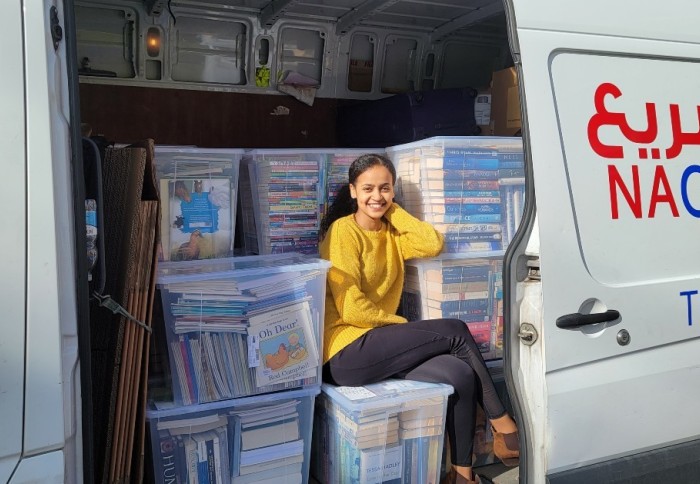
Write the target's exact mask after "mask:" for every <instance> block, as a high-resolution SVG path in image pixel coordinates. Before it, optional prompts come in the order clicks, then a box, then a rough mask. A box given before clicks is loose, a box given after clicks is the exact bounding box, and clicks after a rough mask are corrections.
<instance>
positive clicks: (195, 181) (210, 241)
mask: <svg viewBox="0 0 700 484" xmlns="http://www.w3.org/2000/svg"><path fill="white" fill-rule="evenodd" d="M160 192H161V199H162V200H163V203H162V210H163V216H162V219H161V236H162V247H163V259H164V260H197V259H211V258H218V257H227V256H230V255H232V253H233V235H234V222H235V221H234V214H235V203H236V198H235V197H236V188H235V187H232V186H231V179H230V178H228V177H216V178H213V177H208V178H162V179H161V180H160Z"/></svg>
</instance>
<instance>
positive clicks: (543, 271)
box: [505, 0, 700, 483]
mask: <svg viewBox="0 0 700 484" xmlns="http://www.w3.org/2000/svg"><path fill="white" fill-rule="evenodd" d="M506 6H507V7H506V8H507V13H508V16H509V23H510V26H511V35H512V39H511V42H512V48H513V52H514V59H515V61H516V67H518V72H519V76H520V77H519V79H520V93H521V102H522V107H523V116H524V118H523V120H524V124H523V126H524V128H523V132H524V133H523V134H524V137H525V145H526V147H527V150H528V160H529V167H528V184H529V186H528V204H527V206H526V211H527V212H528V213H527V214H526V216H525V217H524V222H523V224H522V226H521V229H520V233H519V234H518V238H517V239H516V241H515V242H514V243H513V244H512V246H511V248H510V250H509V251H508V253H507V257H506V266H507V270H506V274H505V277H506V278H507V279H506V280H507V281H508V284H506V286H507V288H506V295H505V297H506V301H505V302H506V307H509V308H510V313H509V314H507V315H506V324H507V330H508V334H509V335H510V336H509V338H510V341H509V345H507V347H508V348H507V353H506V361H507V362H508V364H509V368H510V375H509V385H510V387H511V390H514V391H513V392H511V393H513V394H514V395H515V396H516V398H515V403H516V408H517V409H518V412H517V413H519V418H520V421H521V427H522V429H523V437H522V440H523V442H522V444H525V443H526V444H527V445H526V451H525V453H524V455H523V457H522V458H521V466H520V477H521V481H526V482H535V483H539V482H550V483H562V482H566V483H572V482H574V483H578V482H580V483H600V482H635V483H638V482H697V479H698V476H700V419H698V418H697V406H698V402H700V385H699V384H698V382H700V296H699V295H698V290H700V277H699V276H700V257H698V255H697V252H698V241H699V240H700V223H699V221H698V217H700V119H699V117H700V107H699V106H700V35H699V34H698V33H697V32H698V30H697V19H698V18H699V17H700V4H698V3H697V2H690V1H683V0H669V1H667V2H664V3H663V4H662V5H659V3H658V2H652V1H649V0H640V1H637V2H634V3H633V4H628V3H625V2H608V1H604V0H592V1H588V2H560V1H555V0H527V1H525V0H512V1H507V2H506ZM535 205H536V209H535ZM535 213H536V217H535ZM535 220H537V223H536V222H535ZM537 241H539V250H537V247H538V244H537ZM528 244H529V245H528ZM540 277H541V280H540ZM509 302H510V304H508V303H509ZM518 333H520V337H519V336H518Z"/></svg>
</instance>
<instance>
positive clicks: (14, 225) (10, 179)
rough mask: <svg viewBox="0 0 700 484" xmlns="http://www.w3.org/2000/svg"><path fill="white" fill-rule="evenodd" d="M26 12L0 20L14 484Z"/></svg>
mask: <svg viewBox="0 0 700 484" xmlns="http://www.w3.org/2000/svg"><path fill="white" fill-rule="evenodd" d="M21 8H22V6H21V4H20V3H19V2H8V4H7V5H5V6H4V9H3V15H0V32H3V47H2V49H0V65H2V66H3V69H4V70H5V72H4V74H3V81H2V89H0V106H2V112H1V113H0V146H2V157H3V163H2V165H3V169H2V173H3V179H4V183H3V188H2V190H0V207H2V209H1V210H0V227H2V233H3V237H2V250H0V267H1V268H2V279H1V281H2V282H0V308H2V315H0V335H2V337H0V409H2V411H0V429H2V431H1V433H2V437H1V438H0V482H7V481H8V479H9V478H10V476H11V475H12V472H13V471H14V469H15V467H16V465H17V462H18V460H19V457H20V453H21V451H22V408H23V407H24V388H23V387H24V343H25V342H24V331H25V326H24V325H25V317H26V315H25V289H26V280H25V263H26V243H27V241H26V235H27V234H26V230H27V226H26V217H27V213H26V200H27V193H26V184H25V178H26V173H25V171H26V155H25V151H24V139H25V135H26V133H25V117H24V64H23V59H22V11H21Z"/></svg>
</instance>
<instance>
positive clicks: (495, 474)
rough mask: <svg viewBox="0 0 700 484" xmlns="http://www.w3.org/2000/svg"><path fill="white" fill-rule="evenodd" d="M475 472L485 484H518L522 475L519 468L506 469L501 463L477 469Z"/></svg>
mask: <svg viewBox="0 0 700 484" xmlns="http://www.w3.org/2000/svg"><path fill="white" fill-rule="evenodd" d="M474 471H475V472H476V473H477V474H478V475H479V477H481V482H482V483H483V484H518V478H519V475H520V472H519V469H518V467H506V466H504V465H503V464H501V463H500V462H499V463H497V464H491V465H487V466H480V467H477V468H475V469H474Z"/></svg>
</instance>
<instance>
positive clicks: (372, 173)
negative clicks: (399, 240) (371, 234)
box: [350, 165, 394, 230]
mask: <svg viewBox="0 0 700 484" xmlns="http://www.w3.org/2000/svg"><path fill="white" fill-rule="evenodd" d="M350 195H351V196H352V198H354V199H356V200H357V212H355V220H356V221H357V223H358V225H359V226H360V227H362V228H363V229H365V230H379V229H381V228H382V217H383V216H384V214H385V213H386V211H387V210H389V207H391V204H392V203H393V200H394V179H393V177H392V176H391V172H389V170H388V169H387V168H386V167H384V166H382V165H373V166H371V167H370V168H368V169H367V170H365V171H364V172H362V173H361V174H360V175H359V176H358V177H357V178H356V179H355V183H351V184H350Z"/></svg>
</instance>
